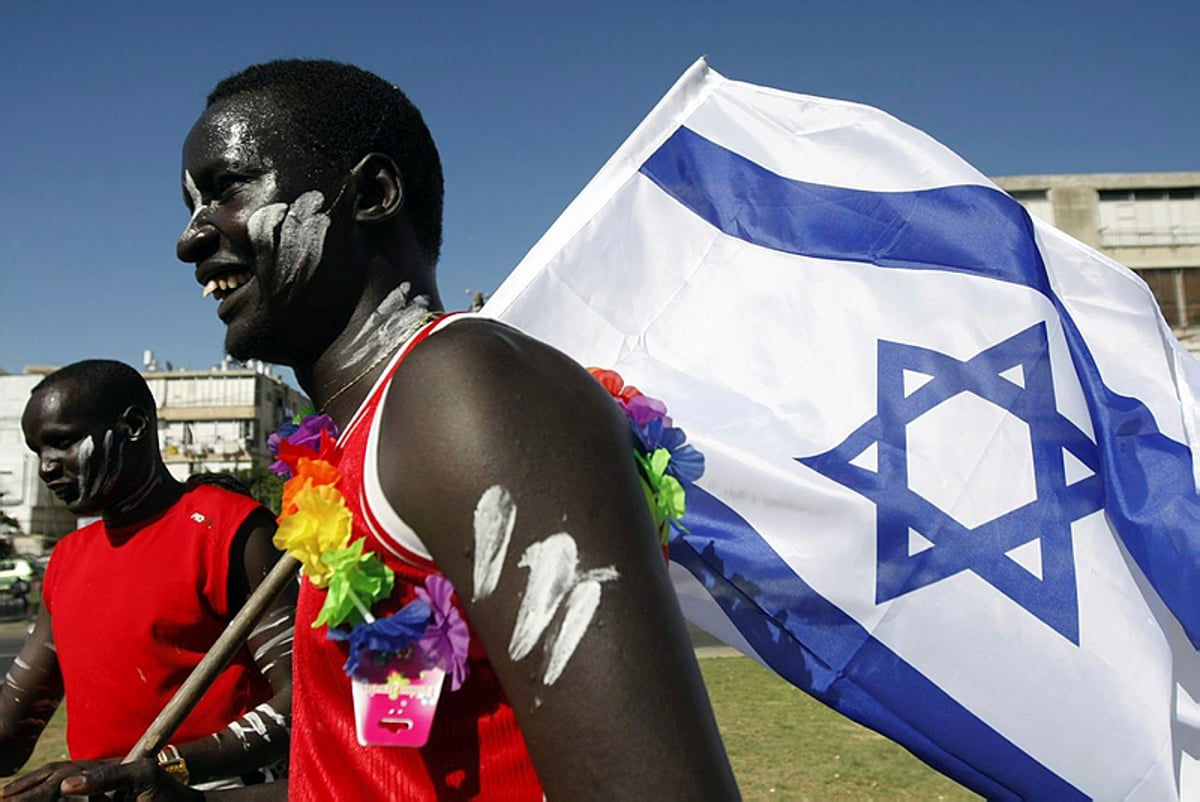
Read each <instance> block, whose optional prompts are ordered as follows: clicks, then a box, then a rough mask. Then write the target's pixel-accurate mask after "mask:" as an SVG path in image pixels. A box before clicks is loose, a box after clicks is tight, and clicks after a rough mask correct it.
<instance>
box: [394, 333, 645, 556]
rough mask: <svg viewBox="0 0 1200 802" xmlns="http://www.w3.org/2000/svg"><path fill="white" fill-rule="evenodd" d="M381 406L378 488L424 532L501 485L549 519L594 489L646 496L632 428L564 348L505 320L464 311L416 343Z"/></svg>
mask: <svg viewBox="0 0 1200 802" xmlns="http://www.w3.org/2000/svg"><path fill="white" fill-rule="evenodd" d="M382 414H383V416H384V417H383V421H382V424H381V430H380V431H381V439H380V449H379V467H380V477H381V481H382V482H383V485H384V492H385V493H386V494H387V495H388V497H389V499H390V500H391V501H392V502H393V504H394V505H395V507H396V509H397V511H398V512H400V513H401V514H402V515H403V516H404V517H405V520H407V521H408V522H409V524H410V525H412V526H413V527H414V529H416V530H417V531H418V533H420V534H421V536H422V537H423V538H425V537H427V535H426V532H432V533H435V534H433V535H432V536H433V537H435V538H436V537H438V534H437V533H442V532H449V531H453V530H458V531H461V530H460V529H459V527H457V526H456V527H453V528H450V527H448V526H447V522H446V521H444V520H443V516H444V514H445V512H446V511H447V510H456V511H460V512H459V517H458V521H459V522H465V523H468V524H469V521H470V513H471V510H473V509H474V507H475V504H476V503H477V502H478V501H479V499H480V498H481V497H482V495H483V493H484V492H485V491H486V490H487V489H488V488H490V487H492V486H494V485H497V484H499V485H503V486H504V487H505V489H506V490H507V491H508V492H510V493H511V494H513V496H514V497H518V498H520V497H522V496H523V497H524V498H525V503H524V508H525V509H526V510H528V511H529V512H528V515H537V516H538V517H544V518H545V520H544V521H541V522H539V525H544V526H547V527H550V526H554V525H556V524H557V525H561V520H558V521H554V520H552V519H554V518H558V519H561V518H562V517H563V516H567V517H570V516H572V515H579V514H586V511H585V510H581V509H580V508H581V507H583V506H586V505H587V504H589V503H599V501H600V499H602V498H604V499H607V500H608V501H609V502H610V503H611V502H613V501H614V500H619V501H624V500H626V499H633V500H634V501H635V502H636V504H638V505H644V501H643V500H642V497H641V494H640V489H639V485H638V483H637V478H636V469H635V467H634V462H633V459H632V455H631V451H630V434H629V430H628V426H627V424H626V423H625V420H624V417H623V416H622V415H621V413H620V410H619V409H618V408H617V405H616V404H614V403H613V401H612V399H611V398H610V397H609V395H608V393H607V391H605V390H604V389H603V388H602V387H601V386H600V384H599V383H598V382H597V381H595V380H594V379H593V378H592V377H591V376H590V375H589V374H588V372H587V370H586V369H585V368H583V367H582V366H581V365H579V364H578V363H576V362H575V361H574V360H572V359H570V358H569V357H568V356H566V355H565V354H563V353H561V352H560V351H558V350H556V349H554V348H552V347H551V346H549V345H546V344H545V343H542V342H540V341H538V340H536V339H534V338H532V337H530V336H528V335H526V334H524V333H522V332H520V331H517V330H516V329H513V328H511V327H509V326H506V325H504V324H502V323H498V322H495V321H489V320H480V319H468V320H464V321H462V322H460V323H456V324H454V325H453V326H450V327H448V328H447V329H445V330H444V331H441V332H439V333H437V334H435V335H434V336H432V337H430V338H429V339H428V340H426V341H425V342H423V343H421V345H419V346H418V347H417V348H415V349H414V350H413V352H412V353H411V354H410V355H409V356H408V357H407V358H406V360H405V362H404V363H402V365H401V366H400V369H399V370H398V371H397V372H396V377H395V379H394V381H393V384H392V387H391V388H390V389H389V391H388V397H387V400H386V403H385V406H384V409H383V411H382ZM464 513H465V518H464V517H463V516H464ZM428 545H430V547H431V548H433V547H434V544H432V543H429V544H428Z"/></svg>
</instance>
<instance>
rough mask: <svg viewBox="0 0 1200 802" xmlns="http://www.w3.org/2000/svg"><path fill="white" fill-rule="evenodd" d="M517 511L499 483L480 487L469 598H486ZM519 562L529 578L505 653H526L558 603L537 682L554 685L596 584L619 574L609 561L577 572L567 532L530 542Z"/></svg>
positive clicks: (594, 602) (596, 601)
mask: <svg viewBox="0 0 1200 802" xmlns="http://www.w3.org/2000/svg"><path fill="white" fill-rule="evenodd" d="M516 514H517V509H516V503H515V501H514V500H513V498H512V495H511V494H509V492H508V491H507V490H505V489H504V488H503V487H500V486H499V485H493V486H492V487H489V488H488V489H487V490H486V491H484V494H483V495H482V496H481V497H480V499H479V503H478V504H477V505H476V507H475V565H474V573H473V579H474V581H475V588H474V595H473V597H472V598H473V600H474V601H481V600H483V599H486V598H487V597H488V596H490V595H491V594H492V593H493V592H494V591H495V589H496V587H497V586H498V585H499V582H500V579H501V574H502V572H503V568H504V558H505V555H506V554H507V552H508V544H509V541H510V540H511V537H512V530H513V525H514V524H515V522H516ZM518 565H519V566H520V567H521V568H528V569H529V579H528V581H527V583H526V587H525V594H524V596H523V597H522V598H521V607H520V609H519V610H518V611H517V620H516V623H515V624H514V626H513V632H512V638H511V640H510V641H509V644H508V656H509V658H510V659H511V660H512V661H513V662H519V661H520V660H523V659H524V658H525V657H527V656H528V655H529V653H530V652H531V651H532V650H533V648H534V647H535V646H536V645H537V643H538V641H540V640H541V639H542V636H543V635H544V634H545V632H546V630H547V628H549V626H550V624H551V623H552V622H553V621H554V619H555V617H556V616H557V615H558V613H559V610H560V608H562V609H563V613H562V618H561V621H560V622H559V625H558V629H557V630H556V631H554V632H553V633H551V634H550V636H549V637H548V639H547V644H546V648H545V652H546V655H547V661H546V667H545V671H544V672H543V675H542V682H543V684H545V685H553V684H554V683H555V682H556V681H557V680H558V678H559V677H560V676H562V672H563V669H565V668H566V665H567V662H568V661H569V660H570V659H571V656H572V655H573V654H574V653H575V649H576V647H578V646H579V643H580V641H582V640H583V638H584V636H585V635H586V634H587V631H588V628H589V627H590V626H591V623H592V619H593V618H594V617H595V614H596V610H597V608H598V607H599V606H600V596H601V588H600V585H601V583H604V582H612V581H615V580H617V579H619V578H620V574H618V573H617V570H616V568H613V567H612V566H607V567H605V568H594V569H591V570H588V571H583V572H580V571H579V552H578V546H577V545H576V543H575V538H573V537H572V536H571V535H570V534H568V533H567V532H558V533H556V534H553V535H550V537H548V538H546V539H545V540H542V541H540V542H538V543H534V544H532V545H531V546H529V547H528V548H527V549H525V553H524V554H522V555H521V560H520V562H519V563H518Z"/></svg>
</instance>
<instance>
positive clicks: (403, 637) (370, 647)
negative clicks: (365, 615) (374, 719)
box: [329, 599, 432, 679]
mask: <svg viewBox="0 0 1200 802" xmlns="http://www.w3.org/2000/svg"><path fill="white" fill-rule="evenodd" d="M431 615H432V611H431V610H430V609H429V603H428V602H426V601H423V600H421V599H417V600H415V601H411V602H409V603H408V604H406V605H404V607H403V608H401V609H400V610H399V611H397V612H396V613H395V614H393V615H389V616H388V617H387V618H377V619H375V620H374V621H372V622H370V623H363V624H359V625H358V626H356V627H355V628H354V629H352V630H350V632H346V631H345V630H341V629H334V628H332V627H331V628H330V629H329V639H330V640H333V641H349V642H350V648H349V653H348V654H347V655H346V665H345V666H343V669H344V670H345V672H346V673H347V674H348V675H350V676H351V677H355V678H358V679H369V673H368V672H369V669H370V668H371V666H370V664H369V663H368V664H366V665H364V663H366V660H367V655H368V654H376V655H379V656H380V657H382V656H384V655H391V654H396V653H398V652H402V651H404V650H405V649H407V648H408V647H409V646H411V645H412V644H413V643H415V642H416V640H417V638H419V637H421V635H423V634H425V628H426V627H428V626H429V619H430V617H431Z"/></svg>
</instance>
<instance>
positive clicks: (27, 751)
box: [0, 605, 63, 776]
mask: <svg viewBox="0 0 1200 802" xmlns="http://www.w3.org/2000/svg"><path fill="white" fill-rule="evenodd" d="M62 697H63V688H62V674H61V673H60V672H59V668H58V656H57V654H56V653H55V651H54V631H53V629H52V627H51V625H50V613H49V612H48V611H47V610H46V607H45V605H43V606H42V608H41V609H40V610H39V611H38V617H37V621H36V622H35V623H34V625H33V632H32V633H30V635H29V637H28V638H27V639H26V641H25V645H24V646H22V647H21V651H20V653H19V654H18V655H17V657H16V659H15V660H14V661H13V664H12V666H11V667H10V668H9V670H8V674H7V676H5V678H4V687H3V689H2V690H0V775H4V776H7V775H10V774H12V773H13V772H15V771H17V770H18V769H20V768H21V767H22V766H23V765H25V762H26V761H27V760H29V756H30V755H31V754H32V753H33V748H34V746H36V745H37V740H38V738H39V737H41V734H42V731H43V730H44V729H45V728H46V724H47V723H49V721H50V717H51V716H53V715H54V711H55V710H57V709H58V705H59V703H60V702H61V701H62Z"/></svg>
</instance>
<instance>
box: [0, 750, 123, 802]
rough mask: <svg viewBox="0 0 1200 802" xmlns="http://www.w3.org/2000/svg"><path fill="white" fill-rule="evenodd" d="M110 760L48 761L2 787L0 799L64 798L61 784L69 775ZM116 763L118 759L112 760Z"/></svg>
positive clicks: (23, 800)
mask: <svg viewBox="0 0 1200 802" xmlns="http://www.w3.org/2000/svg"><path fill="white" fill-rule="evenodd" d="M105 762H109V761H102V760H78V761H72V760H60V761H57V762H55V763H47V764H46V765H44V766H42V767H41V768H39V769H37V770H36V771H31V772H29V773H28V774H25V775H23V776H21V777H18V778H17V779H15V780H13V781H12V782H10V783H8V784H7V785H5V786H4V787H3V788H0V799H13V800H17V802H35V801H36V800H43V799H62V795H63V792H62V791H61V790H59V785H60V784H61V783H62V781H63V780H65V779H66V778H68V777H76V776H78V775H79V774H80V773H82V772H84V771H86V770H88V769H91V768H96V767H99V766H101V765H102V764H103V763H105ZM111 762H113V763H115V762H116V761H115V760H113V761H111Z"/></svg>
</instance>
